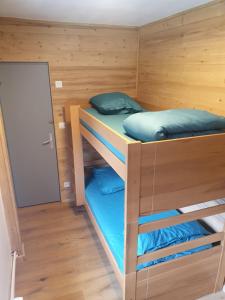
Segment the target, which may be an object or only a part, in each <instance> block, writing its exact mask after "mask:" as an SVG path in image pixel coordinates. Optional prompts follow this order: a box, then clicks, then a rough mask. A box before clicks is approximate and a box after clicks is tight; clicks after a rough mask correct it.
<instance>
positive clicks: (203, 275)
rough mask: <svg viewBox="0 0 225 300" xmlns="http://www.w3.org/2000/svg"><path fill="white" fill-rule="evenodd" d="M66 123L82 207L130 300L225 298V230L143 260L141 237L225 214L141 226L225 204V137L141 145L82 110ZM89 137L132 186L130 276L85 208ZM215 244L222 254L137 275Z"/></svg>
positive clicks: (73, 109)
mask: <svg viewBox="0 0 225 300" xmlns="http://www.w3.org/2000/svg"><path fill="white" fill-rule="evenodd" d="M83 107H85V108H86V107H87V105H86V104H85V105H84V106H83ZM66 119H67V121H68V122H70V124H71V135H72V147H73V158H74V171H75V192H76V205H78V206H80V205H85V207H86V209H87V212H88V214H89V217H90V219H91V221H92V222H93V225H94V227H95V229H96V231H97V234H98V236H99V238H100V241H101V242H102V245H103V247H104V249H105V251H106V253H107V255H108V258H109V260H110V262H111V264H112V266H113V269H114V271H115V274H116V276H117V278H118V281H119V283H120V285H121V287H122V290H123V299H124V300H135V299H136V300H144V299H151V300H152V299H155V300H165V299H167V300H168V299H173V300H176V299H177V300H178V299H179V300H180V299H183V300H194V299H197V298H199V297H201V296H204V295H206V294H210V293H213V292H217V291H219V290H221V289H222V287H223V283H224V277H225V245H224V237H225V229H224V231H223V232H216V233H213V234H211V235H209V236H206V237H202V238H199V239H197V240H192V241H188V242H185V243H182V244H179V245H175V246H170V247H168V248H165V249H161V250H158V251H155V252H152V253H148V254H145V255H143V256H139V257H138V256H137V236H138V234H139V233H144V232H149V231H151V230H156V229H159V228H164V227H167V226H170V225H175V224H180V223H183V222H187V221H192V220H198V219H201V218H204V217H207V216H213V215H216V214H220V213H223V212H225V205H217V206H215V207H210V208H206V209H201V210H198V211H194V212H190V213H185V214H181V215H179V216H175V217H171V218H168V219H163V220H159V221H155V222H151V223H147V224H144V225H139V224H138V218H139V217H140V216H144V215H149V214H152V213H156V212H160V211H163V210H170V209H179V208H182V207H185V206H189V205H194V204H197V203H201V202H206V201H210V200H214V199H219V198H224V197H225V161H224V158H225V134H214V135H207V136H200V137H191V138H182V139H176V140H165V141H157V142H149V143H141V142H139V141H130V140H129V139H126V138H125V137H124V136H121V135H119V134H118V133H117V132H115V131H113V130H112V129H111V128H109V127H108V126H106V125H105V124H104V123H102V122H101V121H99V120H97V119H96V118H95V117H93V116H92V115H90V114H89V113H87V112H86V111H85V110H84V109H82V107H81V106H80V105H74V104H69V106H68V108H67V114H66ZM80 120H83V121H84V122H85V123H86V124H88V125H89V126H90V127H91V128H92V129H93V130H95V131H96V132H97V133H99V134H100V135H101V136H102V137H103V138H105V139H107V140H108V141H110V143H111V144H112V145H113V146H114V147H115V148H116V149H118V150H119V151H120V152H121V153H122V154H123V155H124V156H125V158H126V162H125V163H123V162H121V161H120V160H119V159H118V158H117V157H116V156H115V155H114V154H113V153H112V152H111V151H110V150H109V149H108V148H107V147H106V146H105V145H104V144H103V143H101V142H100V141H99V140H98V139H97V138H96V137H95V136H94V135H93V134H92V133H91V132H89V131H88V130H87V129H86V128H85V127H84V126H83V125H82V124H81V123H80ZM82 137H84V138H85V139H86V140H87V141H88V142H89V143H90V144H91V145H92V146H93V147H94V148H95V149H96V150H97V152H98V153H99V154H100V155H101V156H102V157H103V158H104V160H105V161H106V162H107V163H108V164H109V165H110V166H111V167H112V168H113V169H114V170H115V171H116V172H117V173H118V174H119V175H120V176H121V178H123V179H124V181H125V215H124V224H125V232H124V235H125V247H124V249H125V256H124V257H125V262H124V264H125V265H124V266H125V268H124V269H125V273H124V274H121V272H120V270H119V268H118V266H117V264H116V262H115V259H114V257H113V255H112V254H111V251H110V249H109V247H108V245H107V242H106V241H105V238H104V236H103V234H102V233H101V230H100V229H99V227H98V225H97V223H96V221H95V218H94V216H93V215H92V212H91V210H90V209H89V207H88V204H87V202H86V200H85V189H84V163H83V149H82ZM210 243H213V244H215V246H214V247H212V248H210V249H208V250H204V251H201V252H199V253H195V254H192V255H188V256H184V257H181V258H178V259H175V260H171V261H167V262H164V263H161V264H157V265H155V266H152V267H148V268H145V269H143V270H141V271H136V267H137V265H138V264H140V263H144V262H148V261H151V260H155V259H157V258H160V257H166V256H168V255H170V254H174V253H179V252H182V251H185V250H188V249H192V248H196V247H199V246H201V245H206V244H210Z"/></svg>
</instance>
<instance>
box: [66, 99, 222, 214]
mask: <svg viewBox="0 0 225 300" xmlns="http://www.w3.org/2000/svg"><path fill="white" fill-rule="evenodd" d="M126 117H127V115H126ZM124 118H125V116H124V115H117V116H108V115H102V114H99V113H98V112H97V111H96V110H95V109H93V108H91V107H90V105H89V104H87V103H86V104H85V105H84V106H82V105H79V103H75V104H73V103H72V104H70V105H69V108H68V113H67V121H68V122H71V125H72V123H73V126H72V127H73V128H77V130H78V129H79V133H80V134H81V136H83V137H84V138H85V139H86V140H87V141H88V142H89V143H90V144H91V145H92V146H93V147H94V148H95V149H96V150H97V152H99V153H100V155H101V156H102V157H103V158H104V159H105V161H106V162H107V163H108V164H109V165H111V166H112V168H113V169H114V170H115V171H116V172H117V173H118V174H119V176H120V177H121V178H122V179H123V180H124V181H125V182H126V181H127V179H128V176H129V166H130V165H131V162H132V161H133V160H134V159H135V160H136V161H138V163H137V164H136V170H135V168H134V170H133V171H132V172H137V173H138V174H140V191H139V194H140V205H139V214H140V216H141V215H146V214H150V213H154V212H159V211H163V210H169V209H178V208H182V207H185V206H189V205H194V204H198V203H202V202H207V201H211V200H215V199H220V198H224V197H225V164H224V156H225V133H213V134H207V135H200V136H191V137H182V138H177V139H166V140H160V141H150V142H142V141H137V140H135V139H133V138H130V137H129V136H127V135H126V134H125V132H124V130H123V128H122V126H121V124H122V122H123V121H124ZM72 134H75V132H73V133H72ZM130 149H134V151H133V153H134V155H130V154H129V153H130V151H129V150H130ZM135 149H136V150H135ZM135 151H136V154H135ZM118 154H119V155H118ZM139 168H140V169H139Z"/></svg>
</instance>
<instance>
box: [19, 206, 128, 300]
mask: <svg viewBox="0 0 225 300" xmlns="http://www.w3.org/2000/svg"><path fill="white" fill-rule="evenodd" d="M19 219H20V225H21V230H22V237H23V241H24V244H25V252H26V258H25V260H24V262H22V263H21V262H19V263H18V265H17V277H16V278H17V279H16V296H23V297H24V300H101V299H102V300H103V299H104V300H121V299H122V296H121V290H120V287H119V285H118V283H117V281H116V279H115V277H114V274H113V271H112V268H111V266H110V265H109V262H108V260H107V258H106V255H105V253H104V250H103V249H102V247H101V245H100V242H99V241H98V238H97V236H96V234H95V232H94V229H93V227H92V225H91V223H90V221H89V219H88V217H87V215H86V213H85V212H84V211H78V210H75V209H73V208H69V207H65V206H62V205H61V204H47V205H40V206H34V207H30V208H23V209H20V210H19Z"/></svg>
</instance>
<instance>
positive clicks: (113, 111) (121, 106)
mask: <svg viewBox="0 0 225 300" xmlns="http://www.w3.org/2000/svg"><path fill="white" fill-rule="evenodd" d="M90 103H91V104H92V106H93V107H94V108H95V109H96V110H97V111H98V112H100V113H101V114H104V115H117V114H131V113H137V112H141V111H143V109H142V107H141V106H140V105H139V104H138V103H137V102H136V101H135V100H134V99H132V98H131V97H129V96H128V95H126V94H124V93H120V92H114V93H106V94H99V95H96V96H94V97H92V98H91V99H90Z"/></svg>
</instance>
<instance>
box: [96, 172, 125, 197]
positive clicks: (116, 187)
mask: <svg viewBox="0 0 225 300" xmlns="http://www.w3.org/2000/svg"><path fill="white" fill-rule="evenodd" d="M93 176H94V177H95V180H96V183H97V185H98V188H99V190H100V192H101V193H102V194H104V195H107V194H113V193H116V192H118V191H122V190H124V181H123V180H122V179H121V178H120V177H119V176H118V175H117V173H116V172H115V171H114V170H113V169H112V168H110V167H105V168H96V169H94V170H93Z"/></svg>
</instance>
